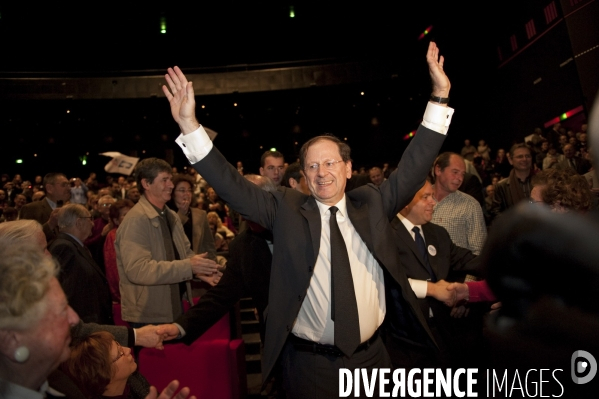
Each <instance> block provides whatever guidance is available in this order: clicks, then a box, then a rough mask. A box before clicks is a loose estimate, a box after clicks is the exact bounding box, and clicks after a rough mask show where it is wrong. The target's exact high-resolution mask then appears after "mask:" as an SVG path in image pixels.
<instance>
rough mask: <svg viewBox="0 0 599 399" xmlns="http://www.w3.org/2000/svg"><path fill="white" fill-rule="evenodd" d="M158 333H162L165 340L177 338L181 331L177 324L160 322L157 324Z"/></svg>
mask: <svg viewBox="0 0 599 399" xmlns="http://www.w3.org/2000/svg"><path fill="white" fill-rule="evenodd" d="M156 334H158V335H160V337H161V338H162V339H163V340H164V341H170V340H173V339H175V338H177V337H178V336H179V334H181V331H179V328H178V327H177V326H176V325H175V324H160V325H158V326H157V329H156Z"/></svg>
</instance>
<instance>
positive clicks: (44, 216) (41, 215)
mask: <svg viewBox="0 0 599 399" xmlns="http://www.w3.org/2000/svg"><path fill="white" fill-rule="evenodd" d="M51 213H52V207H51V206H50V204H49V203H48V201H47V200H46V199H45V198H44V199H42V200H41V201H34V202H30V203H29V204H26V205H25V206H23V208H21V213H20V215H19V218H21V219H32V220H37V221H38V222H40V224H41V225H42V226H43V228H44V234H45V235H46V241H48V243H50V241H52V240H53V239H55V238H56V234H57V233H58V232H57V231H54V230H52V229H50V226H49V225H48V219H50V214H51Z"/></svg>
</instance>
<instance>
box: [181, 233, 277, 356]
mask: <svg viewBox="0 0 599 399" xmlns="http://www.w3.org/2000/svg"><path fill="white" fill-rule="evenodd" d="M271 262H272V254H271V253H270V249H269V248H268V244H267V242H266V240H265V239H264V238H263V237H262V236H261V235H259V234H256V233H254V232H253V231H252V230H251V229H250V228H247V229H245V230H244V231H242V232H241V233H239V234H238V235H237V236H236V237H235V238H234V239H233V241H231V243H230V244H229V257H228V260H227V268H226V269H225V271H224V272H223V276H222V278H221V279H220V281H219V283H218V284H217V285H216V286H215V287H212V288H210V289H209V290H208V291H207V292H206V294H205V295H204V296H202V298H200V300H199V301H198V303H197V304H195V305H194V306H193V307H191V308H190V309H189V310H188V311H187V312H186V313H185V314H184V315H183V316H181V317H179V318H178V319H177V320H175V323H178V324H179V325H180V326H181V327H183V329H184V330H185V337H184V338H183V342H185V343H186V344H188V345H189V344H191V343H192V342H193V341H195V340H196V339H197V338H198V337H199V336H200V335H202V334H204V332H206V330H208V329H209V328H210V327H211V326H212V325H213V324H214V323H216V322H217V321H219V320H220V319H221V318H222V317H223V316H224V315H225V314H226V313H227V312H228V311H229V310H230V309H231V307H233V305H235V304H236V303H237V302H238V301H239V300H240V299H241V298H242V297H243V295H245V294H249V295H250V296H251V297H252V300H253V302H254V306H256V308H257V309H258V314H259V316H260V322H261V326H260V327H261V329H263V328H264V323H263V320H262V319H263V317H262V316H263V313H264V310H265V309H266V306H267V305H268V283H269V281H270V264H271ZM261 334H262V339H264V336H263V334H264V331H261Z"/></svg>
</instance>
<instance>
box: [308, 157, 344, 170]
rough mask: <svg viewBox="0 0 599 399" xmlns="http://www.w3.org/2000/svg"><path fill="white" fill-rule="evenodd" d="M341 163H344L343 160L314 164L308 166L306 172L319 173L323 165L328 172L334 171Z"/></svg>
mask: <svg viewBox="0 0 599 399" xmlns="http://www.w3.org/2000/svg"><path fill="white" fill-rule="evenodd" d="M339 162H343V160H341V161H325V162H323V163H317V162H314V163H311V164H310V165H308V167H307V168H306V170H307V171H308V172H316V171H318V169H319V168H320V166H321V165H322V166H324V168H325V169H326V170H333V169H335V165H337V164H338V163H339Z"/></svg>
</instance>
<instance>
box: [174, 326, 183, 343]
mask: <svg viewBox="0 0 599 399" xmlns="http://www.w3.org/2000/svg"><path fill="white" fill-rule="evenodd" d="M173 324H174V325H176V326H177V328H178V329H179V336H178V337H177V339H181V338H183V337H184V336H185V330H184V329H183V327H181V326H180V325H179V324H177V323H173Z"/></svg>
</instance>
